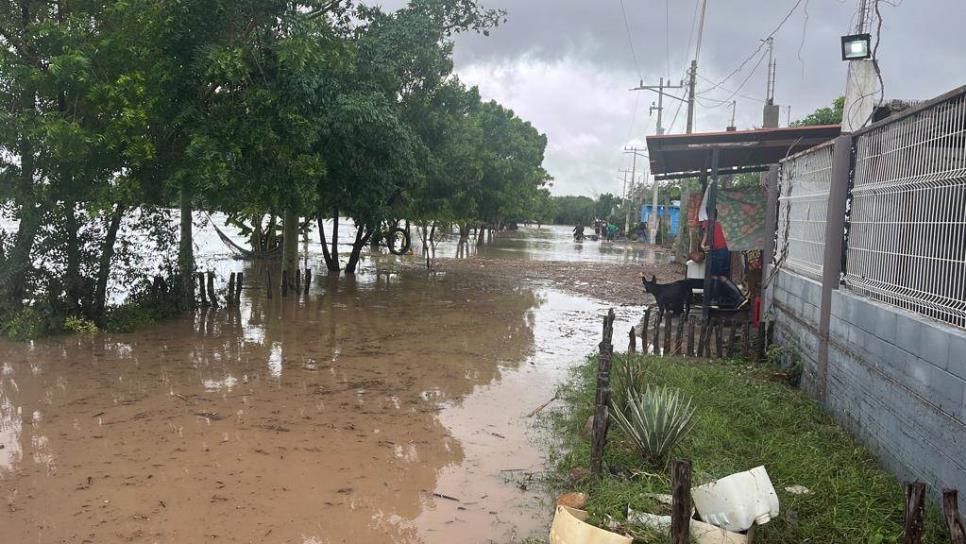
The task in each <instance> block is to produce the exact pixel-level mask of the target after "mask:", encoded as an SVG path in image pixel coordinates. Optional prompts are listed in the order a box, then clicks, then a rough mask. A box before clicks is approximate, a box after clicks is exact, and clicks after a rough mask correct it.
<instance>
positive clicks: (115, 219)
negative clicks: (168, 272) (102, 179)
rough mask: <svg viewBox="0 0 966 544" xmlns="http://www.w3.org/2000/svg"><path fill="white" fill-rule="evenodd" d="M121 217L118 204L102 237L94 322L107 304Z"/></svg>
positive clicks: (101, 317)
mask: <svg viewBox="0 0 966 544" xmlns="http://www.w3.org/2000/svg"><path fill="white" fill-rule="evenodd" d="M123 217H124V205H123V204H120V203H118V204H117V205H116V206H115V207H114V211H113V212H112V213H111V218H110V221H109V222H108V225H107V235H106V236H105V237H104V243H103V245H102V246H101V259H100V263H99V264H98V269H97V287H96V290H95V293H94V319H96V320H100V319H103V317H104V308H105V306H106V303H107V281H108V280H109V279H110V277H111V261H112V260H114V243H115V242H116V241H117V231H118V229H120V227H121V219H123ZM188 278H189V283H191V285H192V290H193V289H194V287H193V285H194V284H193V282H194V278H193V277H191V276H190V275H189V276H188ZM192 298H194V296H192Z"/></svg>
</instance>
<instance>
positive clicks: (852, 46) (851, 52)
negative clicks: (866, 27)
mask: <svg viewBox="0 0 966 544" xmlns="http://www.w3.org/2000/svg"><path fill="white" fill-rule="evenodd" d="M871 44H872V36H871V35H870V34H852V35H850V36H842V60H861V59H867V58H869V57H870V56H872V47H871Z"/></svg>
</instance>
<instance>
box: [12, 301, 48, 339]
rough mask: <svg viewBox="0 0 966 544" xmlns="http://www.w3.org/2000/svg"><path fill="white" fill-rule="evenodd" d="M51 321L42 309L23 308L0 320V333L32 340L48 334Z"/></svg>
mask: <svg viewBox="0 0 966 544" xmlns="http://www.w3.org/2000/svg"><path fill="white" fill-rule="evenodd" d="M49 332H50V323H49V322H48V320H47V317H46V316H45V315H44V314H43V312H41V311H40V310H38V309H36V308H32V307H29V306H28V307H25V308H21V309H20V310H19V311H17V312H14V313H11V314H10V315H9V316H7V318H6V319H4V320H3V322H0V333H3V335H4V336H6V337H8V338H10V339H12V340H30V339H33V338H37V337H40V336H43V335H45V334H48V333H49Z"/></svg>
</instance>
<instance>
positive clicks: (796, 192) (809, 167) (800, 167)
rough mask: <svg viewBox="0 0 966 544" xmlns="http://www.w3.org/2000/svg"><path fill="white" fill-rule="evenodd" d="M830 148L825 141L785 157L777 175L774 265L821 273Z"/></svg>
mask: <svg viewBox="0 0 966 544" xmlns="http://www.w3.org/2000/svg"><path fill="white" fill-rule="evenodd" d="M832 149H833V145H832V142H829V143H827V144H823V145H820V146H817V147H814V148H812V149H809V150H806V151H803V152H802V153H799V154H798V155H794V156H792V157H790V158H788V159H786V160H785V161H783V162H782V164H781V174H780V178H779V191H780V192H779V197H778V239H777V244H776V246H775V258H776V265H779V266H784V267H786V268H789V269H791V270H794V271H795V272H798V273H801V274H803V275H806V276H809V277H812V278H815V279H819V278H821V277H822V268H823V259H824V253H825V223H826V217H825V216H826V213H827V210H828V195H829V189H830V187H831V184H832ZM780 261H783V263H782V262H780Z"/></svg>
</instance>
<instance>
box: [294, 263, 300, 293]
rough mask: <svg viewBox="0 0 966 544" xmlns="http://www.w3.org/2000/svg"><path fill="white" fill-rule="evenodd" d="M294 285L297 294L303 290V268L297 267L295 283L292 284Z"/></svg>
mask: <svg viewBox="0 0 966 544" xmlns="http://www.w3.org/2000/svg"><path fill="white" fill-rule="evenodd" d="M292 287H294V288H295V293H296V294H298V293H301V292H302V269H301V268H296V269H295V284H294V285H292Z"/></svg>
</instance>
